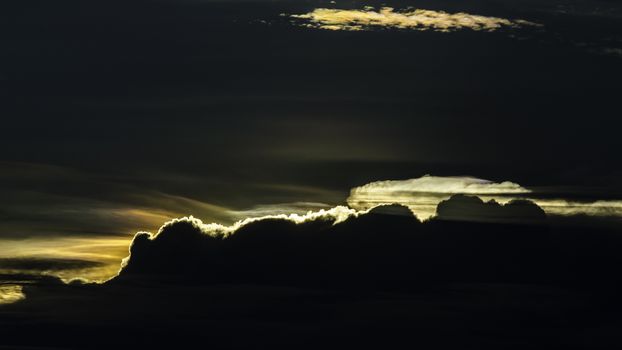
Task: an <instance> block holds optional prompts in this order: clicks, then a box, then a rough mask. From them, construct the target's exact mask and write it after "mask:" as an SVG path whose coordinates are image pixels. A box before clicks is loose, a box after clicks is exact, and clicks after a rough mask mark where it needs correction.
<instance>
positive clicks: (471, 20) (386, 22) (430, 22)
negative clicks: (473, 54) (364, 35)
mask: <svg viewBox="0 0 622 350" xmlns="http://www.w3.org/2000/svg"><path fill="white" fill-rule="evenodd" d="M291 17H293V18H296V19H302V20H305V21H306V23H305V25H306V26H309V27H313V28H321V29H328V30H352V31H356V30H366V29H371V28H399V29H414V30H434V31H440V32H449V31H453V30H458V29H472V30H484V31H493V30H496V29H499V28H501V27H519V26H525V25H530V26H533V25H536V24H535V23H531V22H528V21H525V20H509V19H505V18H499V17H488V16H479V15H472V14H468V13H464V12H458V13H447V12H443V11H433V10H424V9H408V10H404V11H394V9H393V8H391V7H382V8H381V9H380V10H378V11H376V10H374V8H373V7H366V8H365V9H363V10H345V9H328V8H318V9H315V10H313V11H311V12H309V13H306V14H302V15H292V16H291Z"/></svg>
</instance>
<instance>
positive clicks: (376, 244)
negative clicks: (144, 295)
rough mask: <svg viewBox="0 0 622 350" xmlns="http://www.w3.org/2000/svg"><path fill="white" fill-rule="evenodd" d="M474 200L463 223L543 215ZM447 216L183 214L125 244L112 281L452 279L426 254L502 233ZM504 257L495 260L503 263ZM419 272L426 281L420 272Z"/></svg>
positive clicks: (341, 211) (387, 210) (470, 249)
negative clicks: (207, 218)
mask: <svg viewBox="0 0 622 350" xmlns="http://www.w3.org/2000/svg"><path fill="white" fill-rule="evenodd" d="M475 200H478V199H477V198H475ZM456 202H459V201H458V200H457V199H453V200H452V201H451V204H452V205H453V209H455V208H456V205H455V204H456ZM480 202H481V201H480ZM458 204H460V203H458ZM481 204H482V205H481V208H479V209H481V210H478V211H477V212H476V213H475V214H474V211H473V210H469V211H467V212H466V216H467V217H468V218H466V219H465V220H464V221H474V222H480V221H487V220H478V219H479V218H481V217H486V218H496V219H499V218H502V219H504V220H505V219H506V218H507V217H513V218H514V219H518V216H516V217H515V214H516V213H520V214H521V215H522V216H521V218H523V219H524V218H529V219H531V218H532V217H531V216H529V215H523V214H524V213H525V210H522V209H520V208H519V207H521V208H523V209H524V207H529V210H531V213H533V212H536V213H537V214H542V217H538V218H539V219H542V220H544V214H543V213H542V211H541V210H540V209H539V208H537V206H536V205H534V204H532V203H527V202H525V203H512V204H509V205H506V206H500V205H498V204H494V205H493V204H490V203H488V204H485V205H484V204H483V203H481ZM440 210H441V212H442V215H441V217H442V218H443V219H445V218H449V217H450V216H451V215H453V214H452V213H451V211H452V208H450V205H445V206H444V207H443V208H442V209H440ZM529 210H528V211H529ZM538 210H539V212H538ZM508 214H509V215H508ZM537 214H536V216H537ZM473 215H475V216H473ZM472 218H475V219H474V220H471V219H472ZM451 219H452V220H453V221H456V219H457V220H462V219H463V218H462V217H460V218H455V217H451ZM493 221H494V220H493ZM505 221H506V222H507V221H511V220H505ZM446 222H448V221H446V220H440V219H439V220H432V221H429V222H427V223H421V222H420V221H419V220H417V219H416V218H415V217H414V216H413V215H412V212H411V211H410V210H409V209H408V208H406V207H404V206H401V205H390V206H380V207H376V208H374V209H372V210H369V211H367V212H358V211H355V210H353V209H349V208H345V207H336V208H333V209H331V210H321V211H318V212H310V213H308V214H306V215H302V216H301V215H295V214H292V215H275V216H270V217H264V218H258V219H248V220H244V221H241V222H239V223H237V224H235V225H232V226H221V225H216V224H204V223H203V222H202V221H200V220H198V219H196V218H191V217H188V218H181V219H176V220H173V221H170V222H168V223H166V224H165V225H164V226H162V228H161V229H160V230H159V231H158V233H156V234H150V233H146V232H142V233H138V234H137V235H136V236H135V237H134V240H133V241H132V244H131V246H130V255H129V256H128V257H127V258H126V259H125V260H124V262H123V265H122V268H121V270H120V272H119V275H118V276H117V277H116V278H115V279H113V281H117V282H118V281H120V282H123V281H136V280H141V279H145V278H146V279H148V280H150V279H154V278H155V279H163V280H178V281H179V280H182V281H186V282H184V283H187V282H188V281H190V282H192V283H230V282H235V283H277V284H282V283H284V284H296V285H297V284H303V285H315V286H319V285H323V284H324V283H326V284H328V285H341V284H349V283H354V284H355V285H358V284H361V283H364V284H365V283H372V284H374V283H379V282H380V281H385V282H386V283H396V281H397V280H402V279H406V280H407V281H406V282H404V283H406V284H411V283H416V281H417V279H418V278H422V276H423V275H421V274H419V273H424V272H423V271H422V268H423V269H424V270H429V271H427V272H425V274H429V273H432V274H435V273H438V274H440V275H445V274H450V275H452V276H453V274H454V273H456V272H457V271H458V270H459V271H461V272H460V273H461V274H462V273H466V272H464V271H463V270H462V268H461V269H458V270H456V271H452V272H449V271H446V270H444V267H442V266H445V265H444V264H445V263H441V264H440V265H439V266H436V265H435V264H436V263H432V265H430V261H426V260H427V259H428V258H429V257H430V256H435V255H438V257H440V259H449V260H454V259H457V258H459V257H461V256H464V255H465V254H467V255H470V254H483V255H486V254H490V253H491V252H490V251H487V249H489V248H488V246H487V245H488V244H489V243H486V244H483V243H482V242H481V241H480V238H478V237H479V236H478V235H480V234H485V235H486V234H487V233H488V232H493V231H494V232H496V233H499V235H503V234H504V227H505V226H502V227H501V228H499V227H498V226H491V225H488V224H484V223H482V224H477V226H465V227H461V226H454V225H449V224H446ZM511 222H512V223H513V224H514V223H521V224H523V223H535V221H528V222H521V221H520V220H516V221H511ZM539 223H540V224H543V223H544V222H543V221H540V222H539ZM492 227H494V229H493V228H492ZM508 227H509V226H508ZM512 227H513V226H512ZM542 227H544V226H542ZM540 230H541V229H540V228H533V227H532V228H529V229H528V231H529V234H528V235H527V236H526V238H525V240H526V241H527V242H529V244H537V240H538V239H540V238H538V237H539V236H538V234H537V233H538V232H540ZM508 232H512V231H508ZM465 233H469V234H470V235H471V236H470V237H471V241H470V242H468V243H464V244H462V245H461V246H459V247H458V246H453V245H452V247H445V246H444V245H445V244H447V242H448V239H449V240H451V239H453V238H451V237H454V236H455V237H463V236H464V234H465ZM514 234H516V233H515V232H514V233H508V235H514ZM534 234H535V236H534ZM500 237H503V236H500ZM508 237H510V236H507V237H506V238H508ZM506 238H501V240H504V239H506ZM534 239H535V240H536V241H533V240H534ZM450 245H451V243H450ZM516 247H520V245H516ZM454 249H458V251H454ZM482 249H484V251H482ZM503 249H508V250H509V251H506V252H505V255H506V258H507V257H512V256H516V255H517V254H519V252H514V251H513V249H515V247H509V248H508V247H506V248H502V250H503ZM478 252H479V253H478ZM494 254H495V255H496V254H497V252H494ZM446 255H450V256H449V257H448V256H446ZM438 257H437V258H434V259H438ZM504 259H505V258H504ZM502 260H503V259H501V260H499V261H497V262H498V263H499V264H503V262H502ZM438 263H440V261H439V262H438ZM531 263H533V262H531ZM471 268H472V267H471ZM407 276H409V277H407ZM445 277H446V276H445ZM445 277H443V278H445ZM427 278H432V277H431V276H429V275H428V276H427ZM113 283H116V282H113ZM318 284H319V285H318Z"/></svg>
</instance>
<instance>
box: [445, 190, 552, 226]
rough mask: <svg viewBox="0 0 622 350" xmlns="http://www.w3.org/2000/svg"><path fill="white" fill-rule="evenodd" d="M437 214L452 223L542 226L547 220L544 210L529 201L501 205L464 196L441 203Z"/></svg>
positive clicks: (515, 201)
mask: <svg viewBox="0 0 622 350" xmlns="http://www.w3.org/2000/svg"><path fill="white" fill-rule="evenodd" d="M436 214H437V218H438V219H439V220H451V221H478V222H495V223H514V224H542V223H543V222H544V221H545V220H546V214H545V213H544V210H542V208H540V207H539V206H538V205H536V204H535V203H533V202H531V201H528V200H518V199H515V200H512V201H510V202H508V203H507V204H499V203H497V202H496V201H495V200H493V199H491V200H490V201H488V202H484V201H483V200H482V199H481V198H479V197H476V196H466V195H463V194H457V195H454V196H452V197H451V198H450V199H448V200H444V201H442V202H440V203H439V204H438V207H437V208H436Z"/></svg>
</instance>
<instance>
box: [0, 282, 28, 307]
mask: <svg viewBox="0 0 622 350" xmlns="http://www.w3.org/2000/svg"><path fill="white" fill-rule="evenodd" d="M25 298H26V296H25V295H24V293H23V292H22V286H20V285H18V284H0V305H1V304H11V303H14V302H16V301H20V300H22V299H25Z"/></svg>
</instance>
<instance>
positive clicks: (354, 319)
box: [0, 197, 622, 349]
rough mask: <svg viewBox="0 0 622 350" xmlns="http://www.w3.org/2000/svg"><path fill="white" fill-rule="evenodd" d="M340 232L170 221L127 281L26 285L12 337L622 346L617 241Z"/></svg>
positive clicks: (52, 341)
mask: <svg viewBox="0 0 622 350" xmlns="http://www.w3.org/2000/svg"><path fill="white" fill-rule="evenodd" d="M465 200H466V198H461V197H454V198H452V199H451V200H450V201H449V202H450V203H449V204H451V205H454V204H456V205H462V204H463V201H465ZM451 202H456V203H454V204H452V203H451ZM474 203H477V204H476V205H477V206H483V209H482V208H480V209H481V210H490V211H495V210H500V209H499V207H496V206H494V205H485V204H482V203H480V202H474ZM519 205H525V206H530V205H533V204H528V203H520V204H519ZM532 209H533V208H532ZM510 210H514V209H510ZM521 212H522V211H521ZM475 214H476V215H482V213H481V211H478V212H476V213H475ZM567 219H568V218H567V217H562V218H555V220H567ZM575 219H576V220H594V218H590V217H583V218H575ZM597 219H599V220H600V219H602V218H597ZM334 222H335V220H332V219H329V216H316V217H315V219H309V220H305V221H301V222H299V223H296V222H294V221H293V220H288V219H278V218H269V219H264V220H257V221H252V222H249V223H247V224H246V225H243V226H242V227H239V228H238V229H237V230H235V231H234V232H232V233H230V234H228V235H216V234H212V235H210V234H207V232H206V230H205V227H203V226H201V224H200V222H198V221H197V220H177V221H174V222H171V223H169V224H167V225H165V226H164V227H163V228H162V229H161V231H160V232H159V233H158V234H157V235H156V236H152V235H149V234H146V233H142V234H138V235H137V236H136V237H135V240H134V243H133V245H132V248H131V252H132V255H131V258H130V260H129V261H128V264H127V266H126V267H125V268H124V270H123V271H122V272H121V274H120V276H118V277H117V278H116V279H115V280H112V281H109V282H107V283H105V284H100V285H90V284H75V283H74V284H71V285H65V284H62V283H59V282H58V281H53V280H42V279H39V280H36V281H34V282H33V283H31V284H25V286H24V289H23V291H24V293H25V295H26V298H25V299H22V300H20V301H18V302H16V303H13V304H8V305H3V306H0V330H1V331H0V332H4V333H3V334H2V335H3V337H2V338H1V340H0V342H1V343H2V344H3V345H6V346H8V347H17V346H22V347H24V346H31V347H38V346H48V347H49V346H54V347H59V348H111V347H113V346H116V347H139V346H142V347H145V346H148V347H150V348H170V347H171V346H190V345H192V344H194V345H196V344H197V342H202V343H201V344H206V345H209V346H212V347H215V348H223V347H226V348H249V347H254V348H257V347H262V348H263V347H266V348H273V349H280V348H292V347H294V348H302V349H304V348H317V347H321V346H323V347H325V348H336V347H338V348H343V347H347V346H356V347H357V348H379V347H382V346H389V347H400V346H403V345H404V344H407V345H409V346H423V347H426V348H473V349H498V348H499V347H502V348H511V349H513V348H517V349H519V348H524V347H525V346H529V347H530V348H535V349H539V348H543V349H550V348H557V347H561V348H572V347H573V346H574V347H575V348H590V349H591V348H595V347H598V346H599V345H603V344H605V345H612V344H614V345H616V346H617V345H618V344H620V343H619V338H618V337H616V334H617V333H618V331H619V329H620V325H619V315H620V314H621V313H622V302H620V299H619V292H620V290H622V284H620V283H621V282H622V279H621V278H620V277H619V274H618V273H617V272H618V271H619V268H620V266H622V259H620V254H619V250H620V248H621V247H622V240H621V239H620V237H619V235H618V233H619V232H618V231H619V230H618V231H616V230H615V229H610V228H607V229H605V228H599V229H594V228H593V227H590V225H588V226H587V227H590V228H585V227H579V226H575V225H574V223H573V222H571V225H567V226H564V225H558V224H551V223H550V222H549V219H547V220H546V222H542V223H541V225H516V224H514V223H510V224H508V223H486V222H476V221H473V220H467V221H459V220H440V219H432V220H430V221H427V222H425V223H422V222H420V221H418V220H417V219H416V218H414V217H413V216H412V215H411V214H410V211H409V210H408V209H407V208H406V207H402V206H399V205H393V206H383V207H379V208H376V209H374V210H372V211H370V212H369V213H367V214H362V215H358V216H354V215H352V216H350V217H349V218H348V219H346V220H345V221H342V222H340V223H337V224H335V223H334ZM26 280H27V278H26V277H24V279H22V281H26ZM19 281H20V280H19V279H14V281H13V282H12V283H14V284H15V283H18V282H19ZM33 332H34V333H36V334H37V337H32V336H29V335H31V334H33ZM481 332H485V334H482V333H481ZM93 339H98V340H97V343H93ZM119 344H123V345H119ZM517 344H519V346H517ZM577 344H580V346H578V347H577V346H575V345H577ZM583 345H585V346H583Z"/></svg>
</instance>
